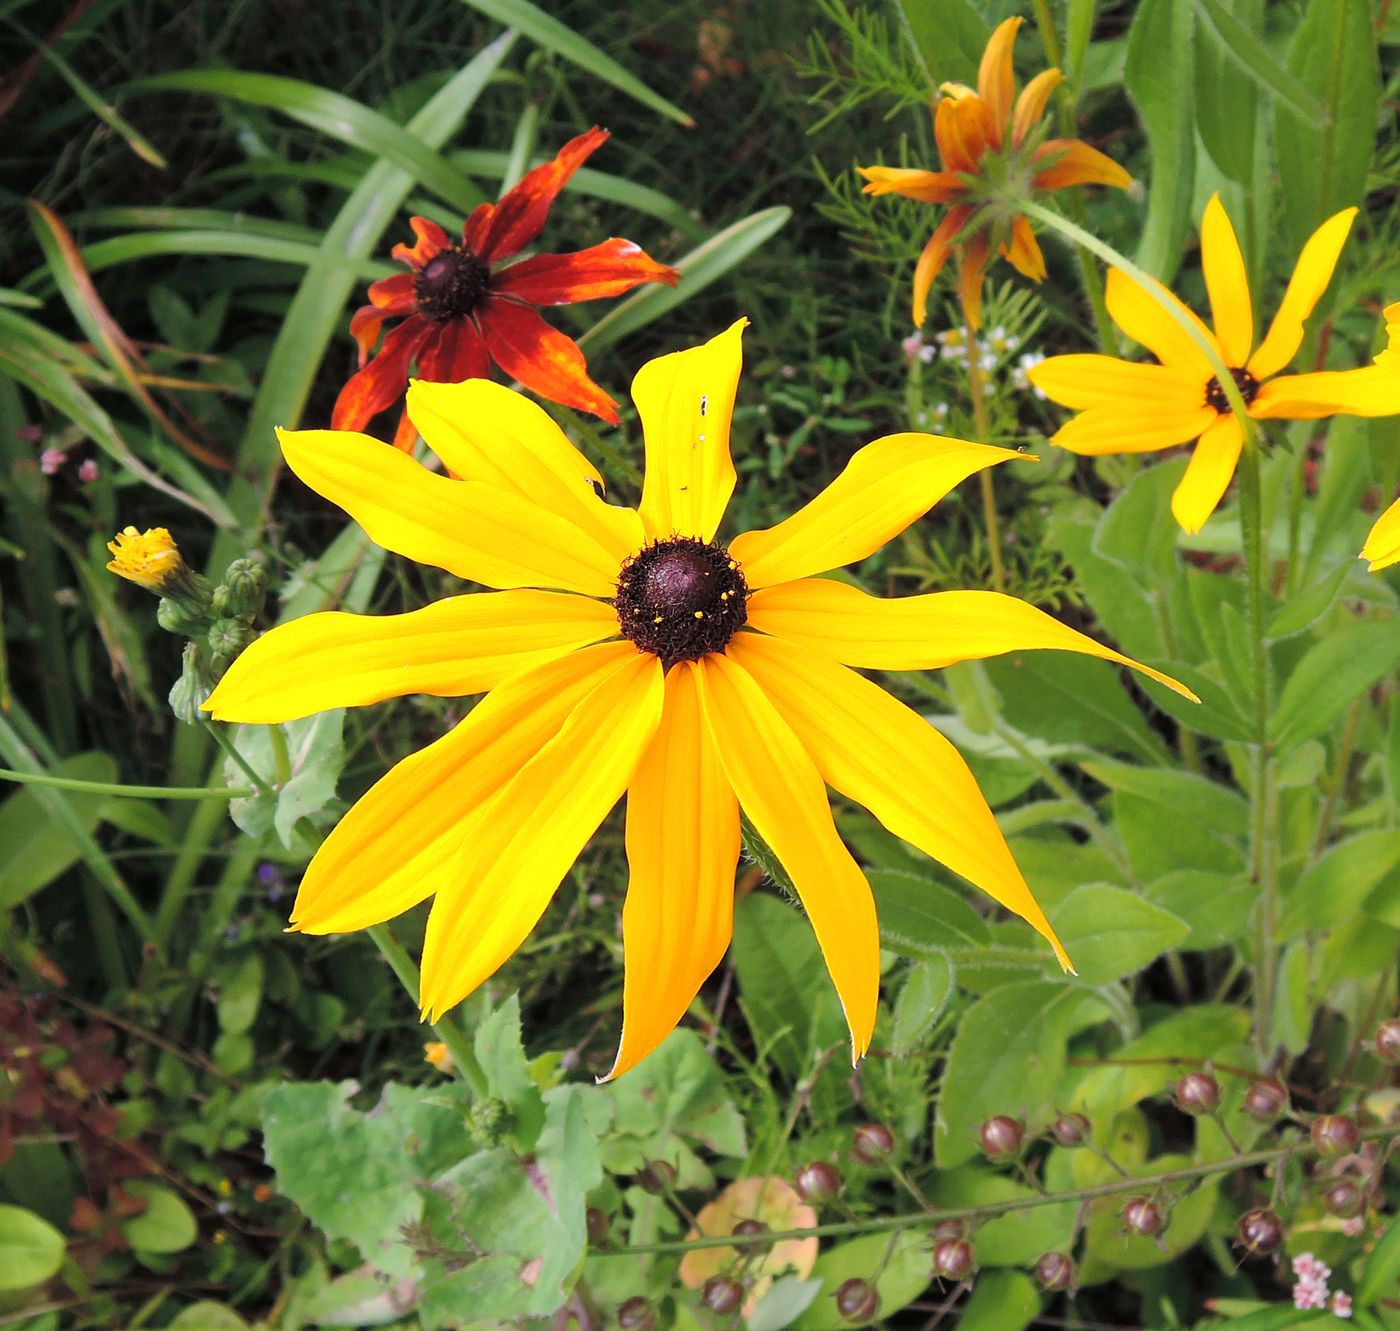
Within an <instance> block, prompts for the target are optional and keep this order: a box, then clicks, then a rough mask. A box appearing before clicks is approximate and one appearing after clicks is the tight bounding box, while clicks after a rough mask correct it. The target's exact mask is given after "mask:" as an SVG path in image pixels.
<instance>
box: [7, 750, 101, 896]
mask: <svg viewBox="0 0 1400 1331" xmlns="http://www.w3.org/2000/svg"><path fill="white" fill-rule="evenodd" d="M51 774H52V775H54V776H66V777H72V778H73V779H74V780H78V781H105V782H114V781H116V779H117V765H116V763H115V762H113V761H112V759H111V757H110V756H109V755H108V754H105V753H80V754H77V755H75V756H74V757H72V758H65V759H63V760H62V761H61V762H59V763H56V764H55V765H54V767H53V769H52V772H51ZM5 788H6V787H3V786H0V789H5ZM9 789H13V790H14V792H15V793H14V794H13V795H10V796H8V797H7V798H6V799H5V801H4V803H0V910H8V909H10V908H11V907H13V906H18V905H19V904H20V902H21V901H24V900H26V899H27V898H29V897H31V896H33V894H34V893H35V892H37V891H39V889H40V888H43V887H47V886H48V885H49V884H50V883H51V882H53V880H54V879H55V878H57V877H58V876H59V874H61V873H63V872H64V871H65V870H67V869H70V868H72V867H73V865H75V864H76V863H77V862H78V861H79V860H80V859H81V858H82V850H81V849H80V847H79V846H78V845H76V844H74V842H73V839H72V838H71V837H70V836H69V835H68V833H67V831H65V829H64V828H63V827H62V825H60V824H58V823H55V822H53V821H51V820H50V819H49V817H48V814H47V809H48V805H47V804H46V803H45V800H44V796H43V795H41V794H40V793H39V790H38V789H37V788H35V787H31V786H21V787H9ZM63 793H64V799H65V802H66V803H67V805H68V808H69V809H70V810H71V811H72V815H73V817H74V818H75V819H76V820H77V821H78V823H79V824H80V825H81V826H82V828H83V830H84V831H85V832H87V833H89V834H91V832H92V830H93V829H94V828H95V827H96V826H97V823H98V820H99V819H100V818H101V817H102V808H103V805H104V804H106V803H107V800H108V797H107V796H106V795H97V794H91V793H88V792H86V791H65V792H63Z"/></svg>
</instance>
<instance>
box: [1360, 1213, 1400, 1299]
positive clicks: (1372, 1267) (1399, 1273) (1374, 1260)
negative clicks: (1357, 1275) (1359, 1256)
mask: <svg viewBox="0 0 1400 1331" xmlns="http://www.w3.org/2000/svg"><path fill="white" fill-rule="evenodd" d="M1397 1280H1400V1218H1396V1219H1392V1220H1391V1222H1390V1224H1389V1225H1387V1226H1386V1231H1385V1233H1384V1234H1382V1235H1381V1237H1380V1238H1379V1239H1378V1240H1377V1242H1376V1246H1375V1247H1374V1248H1372V1249H1371V1255H1370V1256H1369V1257H1368V1258H1367V1259H1366V1265H1365V1266H1364V1267H1362V1269H1361V1280H1360V1282H1359V1283H1358V1284H1357V1286H1356V1301H1357V1303H1359V1304H1360V1305H1361V1306H1362V1307H1363V1308H1369V1307H1370V1306H1371V1305H1372V1304H1374V1303H1376V1302H1377V1301H1378V1300H1379V1299H1380V1298H1381V1297H1382V1296H1384V1295H1386V1294H1387V1293H1388V1292H1393V1291H1394V1289H1395V1282H1396V1281H1397Z"/></svg>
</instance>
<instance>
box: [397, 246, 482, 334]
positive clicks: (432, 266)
mask: <svg viewBox="0 0 1400 1331" xmlns="http://www.w3.org/2000/svg"><path fill="white" fill-rule="evenodd" d="M490 277H491V269H490V266H489V265H488V264H487V262H486V260H485V259H483V258H481V256H480V255H478V254H477V253H476V252H475V251H473V250H469V249H467V248H466V247H465V246H464V245H453V246H452V247H451V248H449V249H445V250H442V251H440V252H439V253H437V254H435V255H433V257H432V258H431V259H429V260H428V262H427V263H425V264H424V265H423V267H422V268H420V269H419V270H418V275H417V276H416V277H415V278H414V279H413V294H414V295H415V296H416V297H417V298H418V309H419V311H420V312H421V313H423V314H425V315H426V316H427V317H428V318H429V319H432V320H435V321H436V322H438V323H445V322H446V321H447V320H449V319H463V318H465V317H466V316H467V315H469V314H471V313H472V312H473V311H474V310H475V309H476V308H477V306H479V305H480V304H481V302H482V299H483V298H484V297H485V295H486V291H487V286H488V284H489V280H490Z"/></svg>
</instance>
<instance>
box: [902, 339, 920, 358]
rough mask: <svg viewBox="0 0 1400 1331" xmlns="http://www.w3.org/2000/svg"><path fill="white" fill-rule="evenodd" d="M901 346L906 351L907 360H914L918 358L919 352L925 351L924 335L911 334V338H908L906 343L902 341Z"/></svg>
mask: <svg viewBox="0 0 1400 1331" xmlns="http://www.w3.org/2000/svg"><path fill="white" fill-rule="evenodd" d="M899 345H900V346H901V347H902V348H903V350H904V355H905V358H906V359H907V360H913V359H914V357H915V356H917V355H918V354H919V352H920V351H922V350H923V346H924V339H923V335H922V334H920V333H910V334H909V336H908V337H906V338H905V339H904V341H902V342H901V343H900V344H899Z"/></svg>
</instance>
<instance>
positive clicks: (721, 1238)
mask: <svg viewBox="0 0 1400 1331" xmlns="http://www.w3.org/2000/svg"><path fill="white" fill-rule="evenodd" d="M1397 1136H1400V1128H1396V1127H1394V1126H1391V1127H1382V1128H1367V1129H1366V1130H1364V1131H1363V1132H1362V1133H1361V1140H1362V1141H1379V1140H1384V1141H1386V1142H1388V1143H1393V1142H1394V1140H1395V1138H1396V1137H1397ZM1315 1149H1316V1148H1315V1147H1314V1146H1313V1144H1312V1139H1311V1138H1310V1137H1303V1138H1301V1139H1300V1140H1298V1141H1296V1142H1294V1143H1292V1144H1291V1145H1289V1146H1275V1147H1271V1148H1269V1149H1268V1150H1263V1151H1246V1152H1244V1153H1243V1154H1240V1155H1232V1156H1230V1157H1229V1158H1228V1159H1225V1160H1211V1161H1208V1162H1206V1163H1205V1164H1199V1165H1185V1166H1183V1167H1182V1168H1181V1169H1166V1170H1163V1171H1162V1172H1161V1173H1158V1174H1139V1175H1136V1176H1131V1175H1130V1176H1127V1177H1124V1178H1121V1179H1115V1180H1114V1181H1113V1182H1111V1183H1099V1184H1095V1185H1094V1186H1093V1187H1089V1188H1071V1189H1068V1190H1066V1191H1064V1192H1047V1193H1043V1194H1040V1195H1036V1196H1030V1197H1011V1198H1007V1199H1006V1200H1005V1201H996V1202H984V1203H983V1204H982V1205H981V1206H955V1207H949V1208H947V1209H944V1210H934V1209H929V1210H925V1211H912V1212H907V1213H905V1214H903V1215H885V1216H872V1217H871V1218H870V1219H868V1220H851V1221H843V1222H839V1223H835V1224H830V1225H813V1226H812V1227H811V1228H810V1229H784V1230H765V1231H764V1232H763V1233H762V1234H716V1235H707V1236H706V1237H704V1238H696V1239H672V1240H669V1241H666V1242H662V1243H636V1244H629V1245H628V1247H627V1248H626V1249H625V1250H624V1251H626V1252H627V1253H628V1254H629V1255H635V1256H641V1255H643V1254H650V1253H675V1252H692V1251H694V1250H695V1249H697V1248H742V1247H745V1246H747V1245H748V1244H751V1243H762V1244H770V1243H782V1242H784V1241H785V1240H787V1239H807V1238H834V1237H837V1236H840V1235H846V1234H871V1233H883V1232H884V1231H886V1230H890V1229H913V1228H918V1227H922V1228H928V1227H930V1226H932V1225H935V1224H937V1223H938V1222H939V1221H941V1220H986V1219H990V1218H991V1217H992V1216H998V1215H1008V1214H1011V1213H1014V1212H1019V1211H1029V1210H1031V1209H1032V1208H1033V1207H1038V1206H1058V1205H1060V1204H1061V1203H1064V1202H1075V1201H1079V1202H1085V1201H1094V1200H1095V1199H1096V1198H1099V1197H1113V1196H1116V1195H1117V1194H1119V1193H1124V1192H1143V1193H1150V1192H1153V1191H1154V1190H1155V1189H1157V1188H1160V1187H1163V1186H1165V1185H1166V1184H1169V1183H1185V1182H1190V1181H1192V1180H1194V1179H1201V1178H1209V1177H1210V1176H1211V1175H1212V1174H1228V1173H1231V1172H1233V1171H1234V1170H1237V1169H1250V1168H1252V1167H1254V1166H1255V1165H1267V1164H1272V1163H1273V1162H1275V1161H1277V1160H1288V1159H1291V1158H1292V1157H1293V1156H1295V1155H1303V1154H1305V1153H1307V1152H1309V1151H1313V1150H1315Z"/></svg>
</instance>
